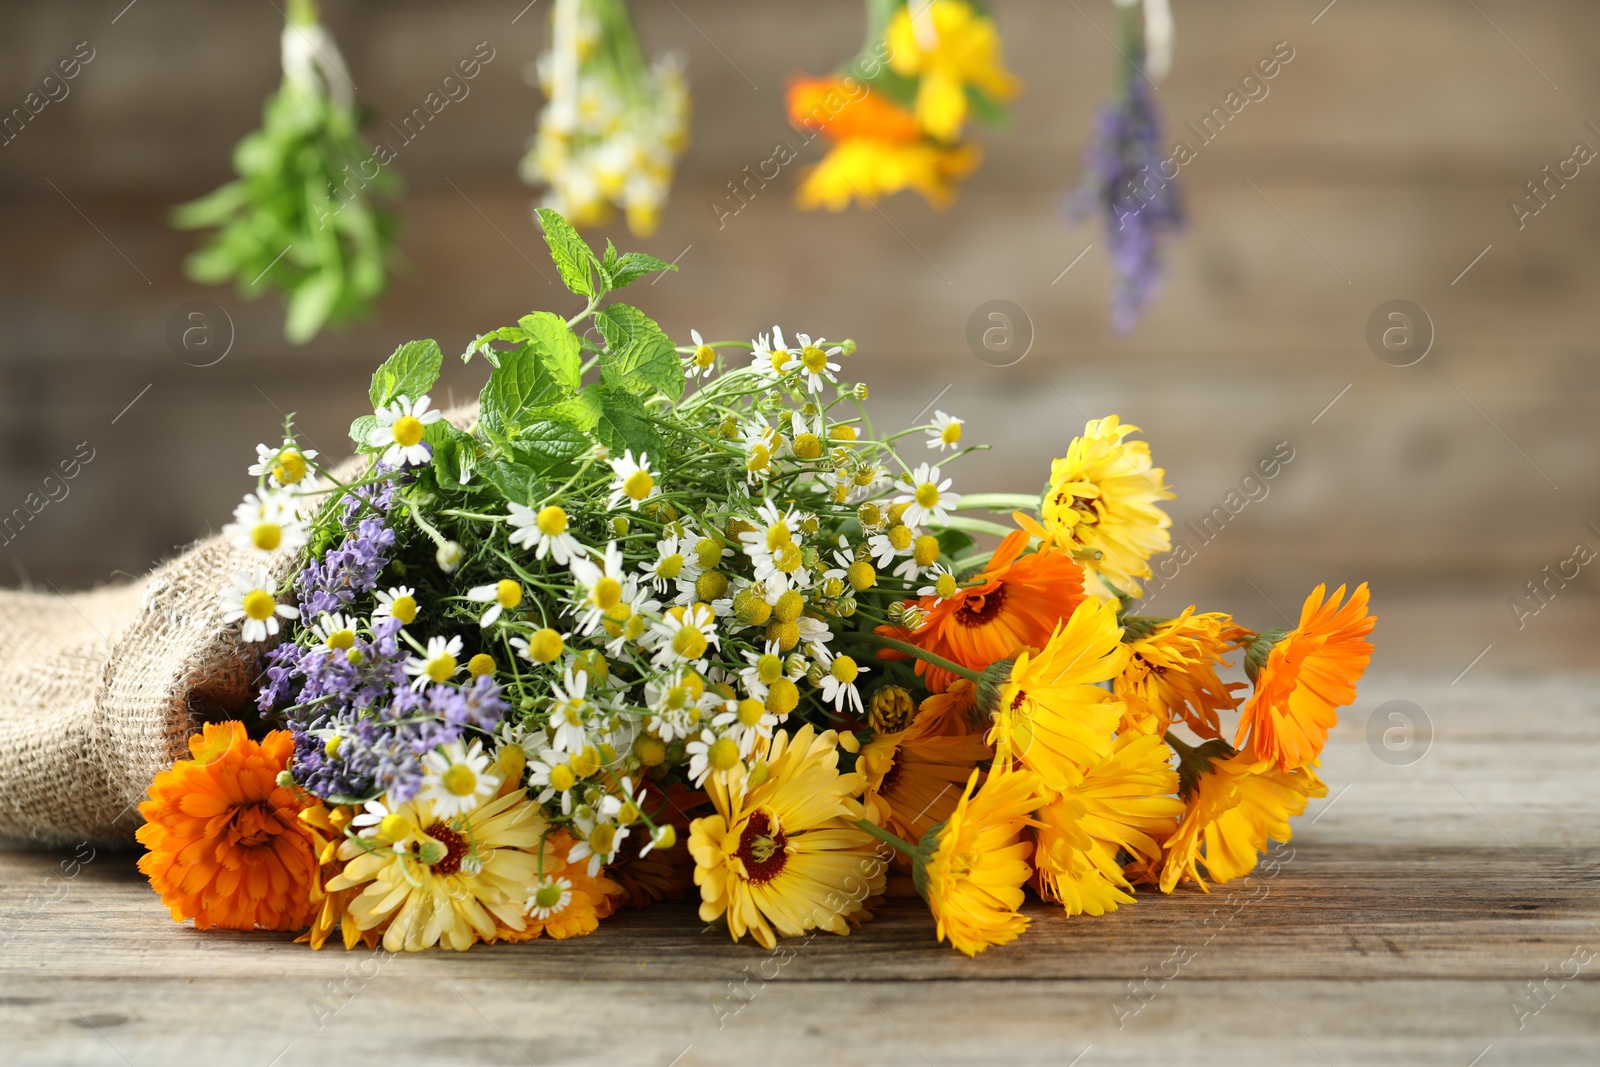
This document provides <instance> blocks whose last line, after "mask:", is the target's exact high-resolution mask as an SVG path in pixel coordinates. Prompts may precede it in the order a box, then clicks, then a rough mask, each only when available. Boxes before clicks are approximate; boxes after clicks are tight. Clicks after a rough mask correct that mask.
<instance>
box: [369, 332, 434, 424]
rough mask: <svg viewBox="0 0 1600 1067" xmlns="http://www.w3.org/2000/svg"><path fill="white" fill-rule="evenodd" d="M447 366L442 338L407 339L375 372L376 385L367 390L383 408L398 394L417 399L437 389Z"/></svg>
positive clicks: (374, 402) (374, 383) (373, 400)
mask: <svg viewBox="0 0 1600 1067" xmlns="http://www.w3.org/2000/svg"><path fill="white" fill-rule="evenodd" d="M443 366H444V353H443V352H442V351H440V349H439V342H438V341H407V342H406V343H405V344H403V345H401V346H400V347H399V348H397V349H395V350H394V355H392V356H390V357H389V358H388V359H386V360H384V361H383V365H382V366H380V367H379V368H378V369H377V370H376V371H374V372H373V374H372V388H371V389H369V390H368V391H367V395H368V396H370V397H371V398H372V406H373V407H374V408H381V407H383V406H384V405H385V404H388V403H390V402H391V401H393V400H394V398H395V397H397V396H403V397H406V398H407V399H410V400H415V399H417V397H419V396H422V395H423V394H425V393H426V392H427V391H428V390H429V389H432V388H433V385H434V383H435V382H437V381H438V380H439V369H440V368H441V367H443Z"/></svg>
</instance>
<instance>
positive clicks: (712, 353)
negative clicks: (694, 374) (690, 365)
mask: <svg viewBox="0 0 1600 1067" xmlns="http://www.w3.org/2000/svg"><path fill="white" fill-rule="evenodd" d="M716 361H717V350H716V349H714V348H712V347H711V346H710V345H701V346H700V347H699V348H696V349H695V350H694V365H695V366H696V367H699V368H700V369H701V370H709V369H710V368H711V365H712V364H713V363H715V362H716Z"/></svg>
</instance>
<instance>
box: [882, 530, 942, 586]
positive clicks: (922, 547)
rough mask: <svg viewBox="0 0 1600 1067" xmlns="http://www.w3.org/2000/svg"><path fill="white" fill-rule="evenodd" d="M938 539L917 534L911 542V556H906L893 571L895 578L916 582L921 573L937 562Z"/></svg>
mask: <svg viewBox="0 0 1600 1067" xmlns="http://www.w3.org/2000/svg"><path fill="white" fill-rule="evenodd" d="M941 551H943V549H941V548H940V547H939V539H938V538H937V537H935V536H933V535H932V534H918V535H917V536H916V537H914V538H912V540H911V555H909V556H907V557H906V558H905V559H904V560H901V561H900V564H899V565H898V566H896V567H895V569H894V576H895V577H896V578H903V579H904V580H906V581H908V582H914V581H916V580H917V579H918V578H919V577H920V576H921V575H922V572H923V571H925V570H928V569H929V568H930V567H933V566H934V565H935V564H937V563H938V562H939V553H940V552H941Z"/></svg>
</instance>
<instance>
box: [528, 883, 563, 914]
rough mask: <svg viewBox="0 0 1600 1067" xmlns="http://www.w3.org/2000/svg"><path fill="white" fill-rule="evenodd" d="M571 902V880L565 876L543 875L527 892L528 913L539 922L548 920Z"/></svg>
mask: <svg viewBox="0 0 1600 1067" xmlns="http://www.w3.org/2000/svg"><path fill="white" fill-rule="evenodd" d="M571 904H572V881H571V879H567V878H560V877H552V876H550V875H545V876H544V877H543V878H541V879H539V880H538V881H537V882H535V883H534V885H533V892H531V893H529V894H528V914H529V916H531V917H532V918H535V919H538V920H539V921H540V922H549V921H550V917H551V916H553V915H560V914H561V913H562V912H564V911H566V910H567V908H568V907H569V906H570V905H571Z"/></svg>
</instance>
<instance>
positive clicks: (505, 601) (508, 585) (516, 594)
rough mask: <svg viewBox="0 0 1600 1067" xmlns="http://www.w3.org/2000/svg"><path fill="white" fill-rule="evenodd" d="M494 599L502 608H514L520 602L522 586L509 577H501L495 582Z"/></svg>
mask: <svg viewBox="0 0 1600 1067" xmlns="http://www.w3.org/2000/svg"><path fill="white" fill-rule="evenodd" d="M494 599H495V603H497V604H499V605H500V606H501V607H502V608H514V607H516V606H517V605H518V604H520V603H522V586H521V585H519V584H518V583H516V582H513V581H512V580H511V579H510V578H502V579H500V580H499V581H498V582H496V583H495V587H494Z"/></svg>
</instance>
